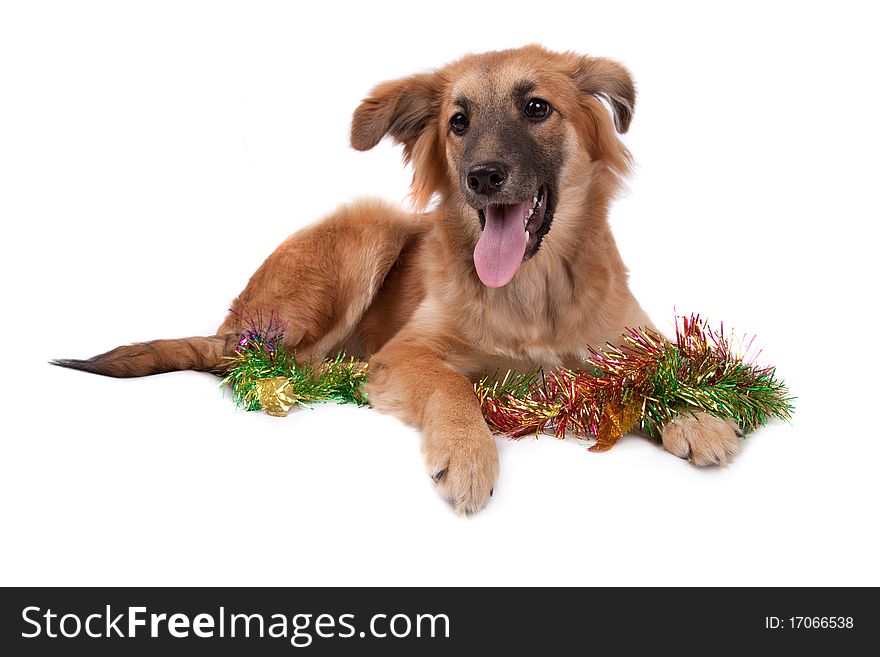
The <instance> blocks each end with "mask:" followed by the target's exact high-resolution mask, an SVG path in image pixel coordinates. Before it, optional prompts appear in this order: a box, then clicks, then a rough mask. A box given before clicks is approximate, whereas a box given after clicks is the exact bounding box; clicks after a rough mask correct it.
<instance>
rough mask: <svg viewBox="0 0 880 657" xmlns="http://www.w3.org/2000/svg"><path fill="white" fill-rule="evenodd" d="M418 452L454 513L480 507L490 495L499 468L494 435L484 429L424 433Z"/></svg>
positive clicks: (475, 509)
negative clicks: (440, 433)
mask: <svg viewBox="0 0 880 657" xmlns="http://www.w3.org/2000/svg"><path fill="white" fill-rule="evenodd" d="M422 452H423V454H424V456H425V465H426V466H427V469H428V474H429V475H430V477H431V479H433V480H434V482H435V484H436V486H437V491H438V492H439V493H440V494H441V495H442V496H443V497H444V498H446V499H447V500H448V501H449V503H450V504H452V506H453V508H454V509H455V510H456V511H457V512H458V513H460V514H462V515H465V514H468V513H474V512H476V511H479V510H480V509H482V508H483V506H484V505H485V504H486V502H487V501H488V500H489V497H491V496H492V492H493V490H494V487H495V482H496V480H497V479H498V470H499V463H498V450H497V448H496V447H495V438H494V437H493V436H492V434H491V432H490V431H489V430H488V429H486V430H485V431H479V432H475V433H472V434H467V433H465V434H463V433H461V431H460V430H459V431H451V432H449V433H445V434H443V435H439V436H438V435H433V436H429V437H428V436H426V440H425V441H424V443H423V445H422Z"/></svg>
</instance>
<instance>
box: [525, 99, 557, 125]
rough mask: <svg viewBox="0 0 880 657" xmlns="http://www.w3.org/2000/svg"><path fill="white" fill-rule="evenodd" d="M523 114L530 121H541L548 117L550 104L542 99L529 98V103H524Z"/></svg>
mask: <svg viewBox="0 0 880 657" xmlns="http://www.w3.org/2000/svg"><path fill="white" fill-rule="evenodd" d="M525 112H526V116H527V117H529V118H530V119H531V120H532V121H543V120H544V119H546V118H547V117H548V116H550V112H551V108H550V103H548V102H547V101H546V100H544V99H543V98H531V99H530V100H529V102H527V103H526V109H525Z"/></svg>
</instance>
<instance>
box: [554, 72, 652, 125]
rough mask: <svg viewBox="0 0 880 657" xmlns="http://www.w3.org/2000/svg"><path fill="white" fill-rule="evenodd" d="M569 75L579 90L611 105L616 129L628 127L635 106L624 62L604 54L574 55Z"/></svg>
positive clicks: (632, 88)
mask: <svg viewBox="0 0 880 657" xmlns="http://www.w3.org/2000/svg"><path fill="white" fill-rule="evenodd" d="M570 75H571V78H572V80H574V83H575V85H577V88H578V89H579V90H580V91H581V92H582V93H584V94H588V95H590V96H595V97H596V98H600V99H602V100H604V101H605V102H607V103H608V105H610V106H611V111H612V113H613V114H614V127H616V128H617V131H618V132H619V133H621V134H623V133H624V132H626V131H627V130H629V124H630V122H631V121H632V115H633V110H634V109H635V106H636V87H635V84H633V80H632V76H631V75H630V74H629V71H627V70H626V68H624V67H623V65H621V64H618V63H617V62H615V61H613V60H611V59H605V58H604V57H581V56H576V59H575V61H574V66H573V69H572V71H571V73H570Z"/></svg>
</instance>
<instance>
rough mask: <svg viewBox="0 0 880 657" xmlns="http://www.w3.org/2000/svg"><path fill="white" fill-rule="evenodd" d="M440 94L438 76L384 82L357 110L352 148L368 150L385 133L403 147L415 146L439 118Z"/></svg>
mask: <svg viewBox="0 0 880 657" xmlns="http://www.w3.org/2000/svg"><path fill="white" fill-rule="evenodd" d="M438 91H439V84H438V79H437V75H436V74H435V73H421V74H419V75H412V76H410V77H408V78H402V79H400V80H392V81H391V82H383V83H382V84H380V85H379V86H377V87H376V88H375V89H373V91H372V92H370V95H369V97H368V98H365V99H364V100H363V102H361V104H360V106H359V107H358V108H357V109H356V110H355V112H354V116H353V117H352V120H351V145H352V146H353V147H354V148H356V149H357V150H359V151H368V150H370V149H371V148H373V146H375V145H376V144H378V143H379V142H380V141H381V140H382V137H384V136H385V135H386V134H387V135H391V136H392V137H393V138H394V139H395V140H396V141H397V142H399V143H401V144H404V145H407V144H412V142H414V141H415V140H416V139H418V137H419V135H420V134H421V132H422V131H423V130H424V129H425V128H426V127H428V125H429V124H430V123H431V121H433V120H434V119H435V118H436V117H437V114H438V112H439V98H438V95H439V94H438Z"/></svg>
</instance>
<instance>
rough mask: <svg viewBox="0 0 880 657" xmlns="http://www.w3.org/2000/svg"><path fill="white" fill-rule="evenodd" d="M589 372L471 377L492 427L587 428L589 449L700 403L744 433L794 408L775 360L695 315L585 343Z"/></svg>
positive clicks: (656, 428) (513, 431)
mask: <svg viewBox="0 0 880 657" xmlns="http://www.w3.org/2000/svg"><path fill="white" fill-rule="evenodd" d="M588 366H589V367H590V370H589V371H584V370H577V371H575V370H569V369H558V370H555V371H553V372H549V373H546V374H544V373H542V372H541V371H538V372H537V373H534V374H529V375H510V374H508V375H507V376H505V377H504V378H502V379H501V380H498V379H497V378H494V377H489V378H484V379H483V380H481V381H480V382H478V383H477V384H476V386H475V390H476V393H477V397H478V398H479V399H480V403H481V405H482V408H483V414H484V416H485V417H486V421H487V422H488V423H489V426H490V427H491V428H492V429H493V430H495V431H497V432H499V433H505V434H508V435H510V436H514V437H518V436H523V435H526V434H529V433H535V434H538V433H541V432H544V431H552V432H553V433H555V434H556V436H557V437H560V438H561V437H564V436H565V434H566V432H570V433H573V434H575V435H580V436H584V437H587V436H592V437H593V438H595V439H596V444H595V445H593V446H592V447H591V448H590V449H591V450H593V451H604V450H607V449H610V448H611V447H612V446H613V445H614V443H615V442H616V441H617V440H618V439H619V438H620V437H621V436H622V435H624V434H625V433H627V432H628V431H631V430H632V429H635V428H639V429H643V430H645V431H647V432H648V433H649V434H650V435H652V436H654V437H659V436H660V431H661V429H662V427H663V425H664V424H666V423H667V422H668V421H669V420H671V419H672V418H673V417H674V416H675V415H676V414H678V413H686V412H693V411H704V412H706V413H710V414H712V415H715V416H718V417H721V418H730V419H733V420H735V421H736V422H737V424H738V425H739V426H740V428H741V429H742V430H743V432H744V433H748V432H749V431H752V430H754V429H755V428H757V427H759V426H761V425H763V424H765V423H766V422H767V421H768V420H770V419H771V418H774V417H775V418H780V419H784V420H788V419H790V417H791V412H792V410H793V406H792V400H793V398H792V397H791V396H790V395H789V393H788V390H787V388H786V387H785V384H784V383H783V382H782V381H781V380H778V379H777V378H776V371H775V368H772V367H763V368H762V367H758V366H756V365H754V364H752V363H747V362H745V360H744V358H743V356H738V355H736V354H735V351H734V349H733V346H732V343H731V340H730V339H728V338H725V336H724V331H723V327H722V329H721V330H720V331H714V330H713V329H711V328H710V327H709V326H708V323H707V322H706V321H703V320H701V319H700V318H699V316H696V317H694V316H692V317H689V318H688V317H682V318H680V319H679V320H678V321H677V323H676V341H675V343H673V342H670V341H669V340H667V339H666V338H664V337H663V336H661V335H659V334H658V333H656V332H654V331H651V330H649V329H628V330H627V333H626V334H625V336H624V344H623V345H621V346H619V347H615V346H611V345H608V346H607V347H605V348H603V349H592V348H591V349H590V356H589V363H588Z"/></svg>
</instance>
